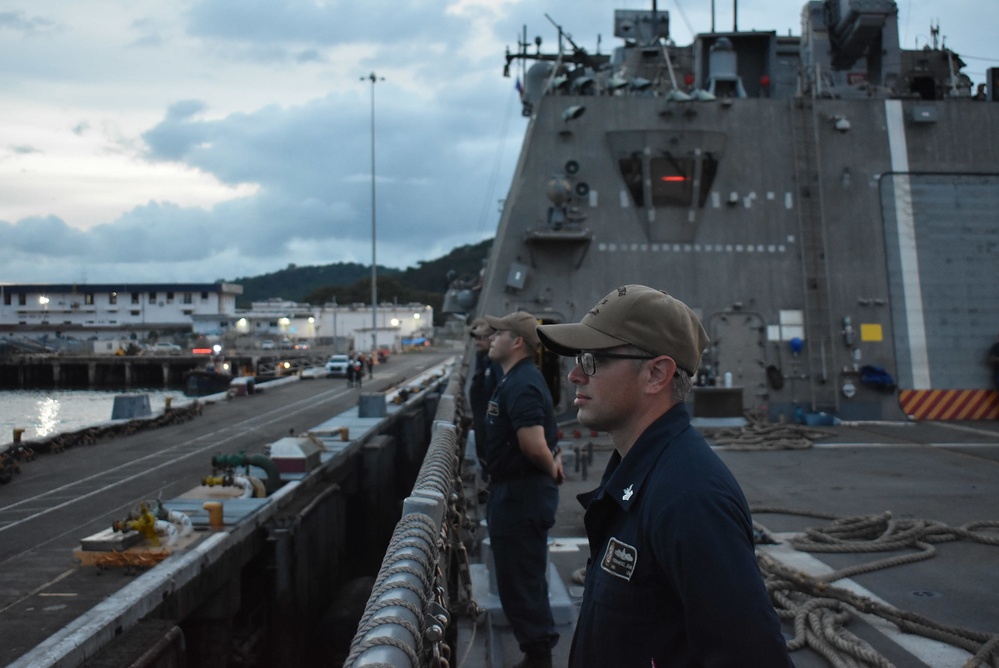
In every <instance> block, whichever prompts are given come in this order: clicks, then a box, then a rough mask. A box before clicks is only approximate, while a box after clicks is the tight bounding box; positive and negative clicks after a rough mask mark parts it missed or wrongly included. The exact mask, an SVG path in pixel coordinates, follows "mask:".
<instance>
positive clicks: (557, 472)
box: [552, 447, 565, 485]
mask: <svg viewBox="0 0 999 668" xmlns="http://www.w3.org/2000/svg"><path fill="white" fill-rule="evenodd" d="M552 460H553V461H554V466H553V467H552V478H553V479H554V480H555V484H556V485H561V484H562V483H563V482H565V470H564V469H563V468H562V448H561V447H558V448H555V452H553V453H552Z"/></svg>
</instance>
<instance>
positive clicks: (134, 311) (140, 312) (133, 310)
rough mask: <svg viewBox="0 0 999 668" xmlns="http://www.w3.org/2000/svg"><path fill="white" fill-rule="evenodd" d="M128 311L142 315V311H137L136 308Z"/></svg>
mask: <svg viewBox="0 0 999 668" xmlns="http://www.w3.org/2000/svg"><path fill="white" fill-rule="evenodd" d="M129 313H130V314H132V315H142V311H139V310H138V309H132V310H131V311H129Z"/></svg>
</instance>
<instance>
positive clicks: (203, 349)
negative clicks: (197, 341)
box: [191, 348, 212, 355]
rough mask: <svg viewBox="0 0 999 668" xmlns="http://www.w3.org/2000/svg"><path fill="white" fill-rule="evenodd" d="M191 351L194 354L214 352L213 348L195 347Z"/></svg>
mask: <svg viewBox="0 0 999 668" xmlns="http://www.w3.org/2000/svg"><path fill="white" fill-rule="evenodd" d="M191 352H192V353H193V354H195V355H211V354H212V349H211V348H195V349H194V350H192V351H191Z"/></svg>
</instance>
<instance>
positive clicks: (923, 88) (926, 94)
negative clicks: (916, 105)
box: [909, 77, 937, 100]
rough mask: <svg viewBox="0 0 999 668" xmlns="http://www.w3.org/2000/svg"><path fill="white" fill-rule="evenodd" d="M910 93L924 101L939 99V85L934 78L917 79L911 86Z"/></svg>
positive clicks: (913, 80)
mask: <svg viewBox="0 0 999 668" xmlns="http://www.w3.org/2000/svg"><path fill="white" fill-rule="evenodd" d="M909 92H910V93H915V94H916V95H918V96H919V97H920V98H922V99H924V100H935V99H937V84H936V82H935V81H934V80H933V77H915V78H913V79H912V83H910V84H909Z"/></svg>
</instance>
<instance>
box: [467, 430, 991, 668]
mask: <svg viewBox="0 0 999 668" xmlns="http://www.w3.org/2000/svg"><path fill="white" fill-rule="evenodd" d="M695 422H696V420H695ZM706 424H709V425H710V423H706ZM576 429H577V427H575V426H569V427H567V428H566V429H564V430H563V433H564V436H565V439H564V440H563V448H564V450H566V451H572V450H573V449H574V448H576V447H579V448H580V449H581V450H582V451H583V452H586V451H587V450H588V449H589V446H590V444H592V451H593V462H592V464H591V465H589V466H588V467H586V468H585V469H584V468H583V467H579V468H576V467H575V465H574V464H572V463H569V464H567V471H566V473H567V480H566V482H565V484H564V485H563V486H562V488H561V503H560V507H559V511H558V518H557V524H556V527H555V528H554V530H553V531H552V536H553V540H552V542H551V562H552V564H553V565H554V566H555V568H556V569H557V573H558V575H559V576H560V579H561V581H562V582H563V583H564V584H565V588H564V589H565V596H566V597H567V598H561V593H560V592H561V587H559V586H558V585H556V586H555V587H553V592H554V595H553V599H552V600H553V607H555V606H566V605H567V606H568V608H567V609H566V610H561V611H556V619H559V617H560V615H561V617H562V618H565V617H566V616H568V618H569V622H568V623H566V624H563V625H562V627H561V629H560V630H561V633H562V637H561V640H560V641H559V643H558V645H557V647H556V649H555V663H554V665H565V664H566V661H567V660H568V654H569V646H570V643H571V639H572V631H573V621H574V620H575V617H576V614H577V612H578V605H579V602H580V600H581V596H582V587H581V586H580V585H579V584H576V583H574V582H573V581H572V578H571V576H572V573H573V572H574V571H576V570H577V569H580V568H583V567H585V565H586V556H587V547H586V541H585V531H584V528H583V514H582V509H581V508H580V506H579V504H578V503H577V502H576V500H575V496H576V494H579V493H581V492H584V491H588V490H590V489H592V488H593V487H595V486H596V484H597V482H598V481H599V479H600V476H601V474H602V471H603V469H604V466H605V465H606V462H607V459H608V458H609V456H610V453H611V452H612V449H611V446H610V442H609V440H608V439H607V438H606V436H603V435H599V436H597V437H590V435H589V432H587V431H585V430H582V434H581V435H580V437H578V438H577V437H575V436H574V432H575V431H576ZM816 429H820V430H821V431H822V432H825V433H826V434H827V435H826V437H824V438H822V439H819V440H815V441H814V447H811V448H808V449H802V450H773V451H736V450H732V449H729V448H728V447H727V446H715V449H716V451H717V452H718V454H719V455H720V456H721V458H722V459H723V460H724V461H725V463H726V464H727V465H728V466H729V468H730V469H731V470H732V472H733V473H734V474H735V476H736V478H737V479H738V481H739V483H740V485H741V486H742V488H743V490H744V492H745V494H746V498H747V500H748V501H749V503H750V505H751V506H752V507H754V508H762V507H769V508H778V507H779V508H784V509H789V510H795V511H800V512H812V513H817V514H820V515H835V516H837V517H856V516H868V515H879V514H881V513H884V512H886V511H887V512H890V513H891V514H892V516H893V517H894V518H897V519H923V520H927V521H937V522H943V523H945V524H946V525H948V526H950V527H960V526H962V525H964V524H967V523H970V522H975V521H982V520H999V515H997V509H999V423H995V422H967V423H942V422H941V423H911V422H910V423H901V422H900V423H857V424H854V425H840V426H835V427H820V428H816ZM705 431H709V430H708V429H707V428H705ZM754 520H755V521H757V522H758V523H760V524H762V525H763V526H764V527H766V529H768V530H769V531H770V532H772V533H773V534H774V535H775V537H776V538H777V540H778V541H779V542H778V544H776V545H764V546H761V547H760V548H759V549H760V551H761V552H764V553H766V554H769V555H772V556H774V557H776V558H777V559H779V560H780V561H781V562H782V563H785V564H788V565H791V566H792V567H794V568H797V569H803V570H805V571H806V572H809V573H810V574H812V575H821V574H822V573H824V572H828V570H830V569H840V568H845V567H847V566H851V565H856V564H864V563H868V562H871V561H874V560H877V559H883V558H885V557H891V556H899V555H901V554H913V553H915V552H916V550H915V549H907V550H901V551H892V552H887V553H875V554H870V553H867V554H864V553H860V554H858V553H842V554H841V553H814V554H809V553H805V552H799V551H797V550H795V549H794V548H792V547H791V546H790V545H789V543H788V539H789V538H790V537H791V536H793V535H795V534H797V533H800V532H802V531H803V530H804V529H805V528H806V527H823V526H825V525H827V524H828V523H829V520H827V519H821V518H818V517H808V516H804V515H792V514H784V513H773V512H768V513H762V512H757V511H754ZM984 535H991V536H992V537H993V539H995V538H996V537H999V531H996V530H992V531H991V532H989V531H986V532H985V533H984ZM934 547H935V549H936V555H935V556H934V557H932V558H930V559H927V560H925V561H919V562H916V563H910V564H905V565H899V566H894V567H891V568H886V569H883V570H877V571H874V572H870V573H865V574H862V575H857V576H854V577H852V578H848V579H844V580H839V581H837V582H835V583H834V586H836V587H840V588H844V589H849V590H851V591H853V592H855V593H858V594H860V595H863V596H867V597H871V598H874V599H875V600H880V601H883V602H885V603H887V604H889V605H891V606H894V607H896V608H899V609H902V610H906V611H910V612H913V613H916V614H918V615H921V616H923V617H927V618H929V619H931V620H933V621H935V622H938V623H941V624H946V625H950V626H956V627H960V628H965V629H971V630H976V631H980V632H985V633H996V632H997V631H999V604H997V599H996V591H999V572H997V571H996V568H995V564H996V563H997V559H999V546H996V545H987V544H982V543H976V542H971V541H966V540H961V541H954V542H946V543H941V544H936V545H934ZM480 585H481V586H479V587H477V588H476V591H479V590H481V589H483V588H486V587H487V586H488V585H484V584H481V583H480ZM486 598H487V599H488V597H486ZM485 602H486V604H487V606H488V605H489V604H490V601H489V600H486V601H485ZM481 603H482V602H481V601H480V604H481ZM847 629H848V630H849V631H850V632H851V633H853V634H855V635H856V636H858V637H859V638H862V639H863V640H865V641H866V642H868V643H870V645H871V646H872V647H874V648H875V649H876V650H877V651H878V652H880V653H881V654H882V655H883V656H885V657H887V658H888V659H889V660H890V661H891V662H892V663H893V664H894V665H896V666H907V667H908V666H932V667H933V668H949V667H958V666H963V665H965V663H966V662H967V660H968V659H969V658H970V656H971V655H970V654H969V653H968V652H966V651H963V650H961V649H957V648H954V647H953V646H950V645H945V644H943V643H939V642H935V641H930V640H926V639H923V638H920V637H918V636H914V635H910V634H905V633H901V632H900V631H899V630H898V629H897V627H895V626H894V625H892V624H888V623H884V622H881V621H880V620H878V619H875V618H860V617H858V618H855V619H853V620H851V621H850V622H849V623H848V625H847ZM464 630H465V633H464V634H463V637H464V638H465V639H470V640H471V645H467V644H466V645H463V646H461V647H460V649H459V652H458V657H459V659H461V658H462V657H463V655H466V654H467V656H468V658H467V659H466V661H460V663H459V665H492V666H499V665H504V666H505V665H512V663H514V662H515V661H516V660H519V656H520V653H519V650H518V648H517V646H516V642H515V641H514V640H513V637H512V634H511V633H510V632H509V628H508V627H506V626H504V625H503V622H502V615H501V613H500V611H499V610H498V609H497V608H496V607H495V604H494V607H493V609H492V610H491V611H490V612H488V613H487V614H485V615H483V623H482V624H480V625H479V627H478V628H477V629H476V633H475V634H474V637H473V634H472V633H471V628H470V627H469V625H468V624H466V628H465V629H464ZM783 630H784V633H785V635H786V637H788V638H789V639H790V638H792V637H793V635H794V630H793V627H792V625H791V624H790V623H788V622H785V623H784V629H783ZM608 642H613V639H608ZM791 656H792V659H793V660H794V662H795V665H797V666H799V668H811V667H818V666H828V665H830V664H829V663H828V662H826V661H825V660H824V659H823V658H822V657H821V656H820V655H819V654H818V653H817V652H815V651H814V650H812V649H808V648H806V649H801V650H797V651H794V652H793V653H792V655H791Z"/></svg>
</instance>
